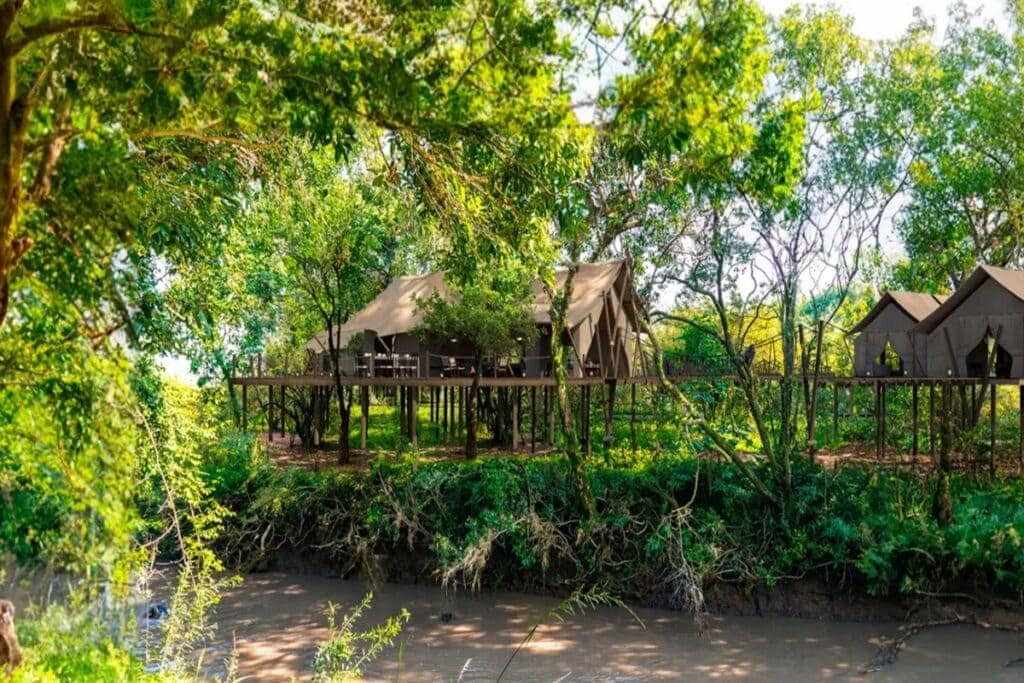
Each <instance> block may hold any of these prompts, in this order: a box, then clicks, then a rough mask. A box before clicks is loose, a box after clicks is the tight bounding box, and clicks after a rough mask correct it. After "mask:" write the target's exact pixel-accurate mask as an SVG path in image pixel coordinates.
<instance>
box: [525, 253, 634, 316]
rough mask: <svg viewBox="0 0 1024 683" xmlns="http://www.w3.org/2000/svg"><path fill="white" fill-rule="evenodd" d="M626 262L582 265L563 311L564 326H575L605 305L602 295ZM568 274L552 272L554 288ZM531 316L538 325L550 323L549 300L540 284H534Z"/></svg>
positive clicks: (560, 284)
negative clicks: (567, 307)
mask: <svg viewBox="0 0 1024 683" xmlns="http://www.w3.org/2000/svg"><path fill="white" fill-rule="evenodd" d="M625 265H626V261H624V260H617V261H605V262H603V263H582V264H580V267H579V270H578V271H577V273H576V277H575V278H574V279H573V287H572V300H571V301H570V302H569V309H568V310H567V311H566V320H565V323H566V326H567V327H569V328H570V329H571V328H573V327H576V326H577V325H579V324H580V323H581V322H583V321H584V320H586V319H587V316H589V315H591V314H595V315H596V314H597V313H598V312H600V310H601V306H603V305H604V295H605V293H606V292H607V291H608V290H610V289H612V287H613V286H614V285H615V281H616V280H617V279H618V276H619V274H620V273H621V272H622V268H623V267H624V266H625ZM568 276H569V271H567V270H560V271H558V272H556V273H555V289H561V288H562V287H564V286H565V280H566V278H567V277H568ZM533 293H534V301H533V317H534V320H536V321H537V323H538V324H545V325H547V324H550V323H551V299H550V298H548V295H547V292H545V291H544V286H543V284H541V282H540V281H534V283H533Z"/></svg>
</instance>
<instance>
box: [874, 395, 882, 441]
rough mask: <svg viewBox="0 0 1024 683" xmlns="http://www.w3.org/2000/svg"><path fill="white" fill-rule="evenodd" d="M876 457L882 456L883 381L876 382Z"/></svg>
mask: <svg viewBox="0 0 1024 683" xmlns="http://www.w3.org/2000/svg"><path fill="white" fill-rule="evenodd" d="M875 457H876V458H878V459H881V458H882V383H881V382H875Z"/></svg>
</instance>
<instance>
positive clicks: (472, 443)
mask: <svg viewBox="0 0 1024 683" xmlns="http://www.w3.org/2000/svg"><path fill="white" fill-rule="evenodd" d="M475 362H476V368H477V371H476V372H475V373H473V383H472V384H471V385H470V387H469V396H467V397H466V460H472V459H473V458H475V457H476V396H477V393H478V391H479V390H480V368H482V367H483V354H481V353H477V354H476V358H475Z"/></svg>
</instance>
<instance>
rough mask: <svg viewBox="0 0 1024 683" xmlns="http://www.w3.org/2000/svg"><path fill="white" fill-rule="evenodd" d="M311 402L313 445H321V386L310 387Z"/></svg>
mask: <svg viewBox="0 0 1024 683" xmlns="http://www.w3.org/2000/svg"><path fill="white" fill-rule="evenodd" d="M309 394H310V396H309V399H310V400H309V403H310V405H311V406H312V410H313V447H314V448H317V447H319V446H320V387H310V389H309Z"/></svg>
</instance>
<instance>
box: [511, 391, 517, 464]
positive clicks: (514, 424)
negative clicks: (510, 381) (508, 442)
mask: <svg viewBox="0 0 1024 683" xmlns="http://www.w3.org/2000/svg"><path fill="white" fill-rule="evenodd" d="M512 391H513V392H514V393H513V396H512V450H513V451H517V450H519V392H518V391H517V390H515V389H513V390H512Z"/></svg>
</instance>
